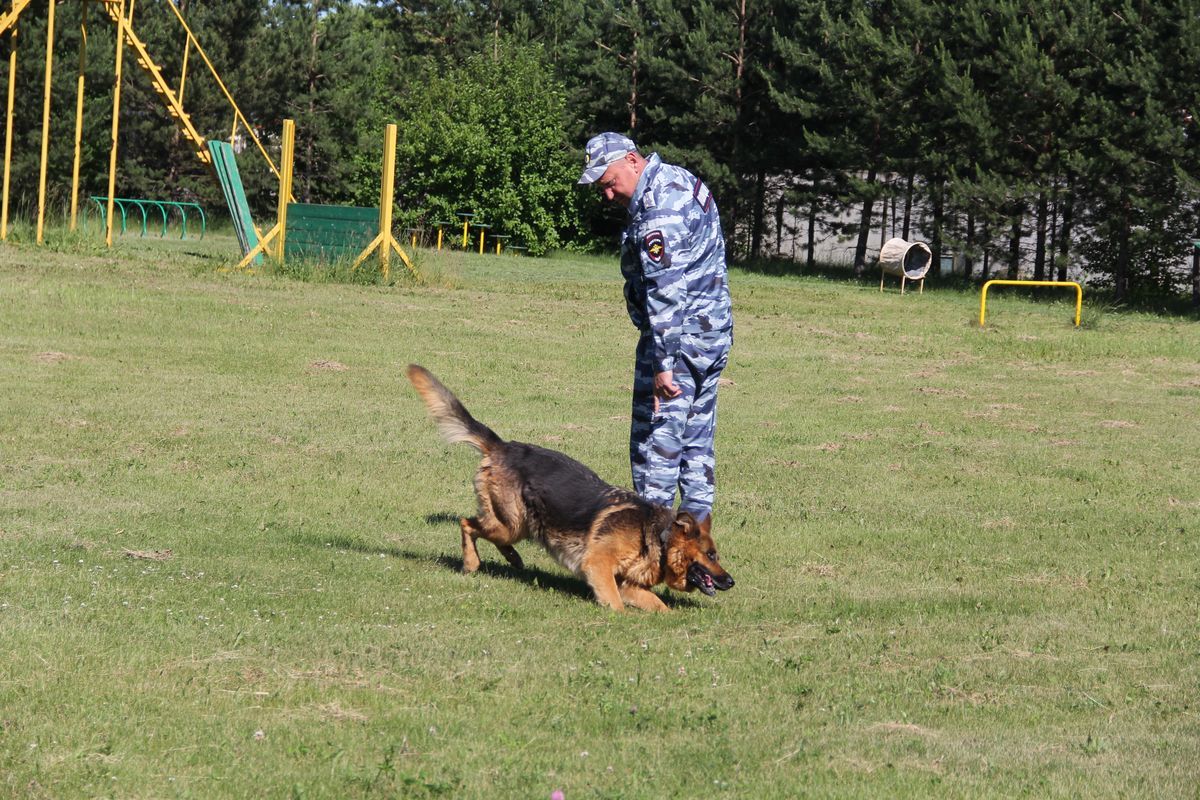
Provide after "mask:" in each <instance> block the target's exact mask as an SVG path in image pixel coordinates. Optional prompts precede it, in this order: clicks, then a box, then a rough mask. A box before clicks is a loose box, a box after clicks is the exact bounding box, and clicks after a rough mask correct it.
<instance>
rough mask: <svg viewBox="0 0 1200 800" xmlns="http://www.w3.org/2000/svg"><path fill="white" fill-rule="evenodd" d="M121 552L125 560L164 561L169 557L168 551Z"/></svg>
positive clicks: (169, 552)
mask: <svg viewBox="0 0 1200 800" xmlns="http://www.w3.org/2000/svg"><path fill="white" fill-rule="evenodd" d="M122 552H123V554H124V555H125V557H126V558H134V559H140V560H143V561H166V560H167V559H169V558H170V557H171V551H170V550H123V551H122Z"/></svg>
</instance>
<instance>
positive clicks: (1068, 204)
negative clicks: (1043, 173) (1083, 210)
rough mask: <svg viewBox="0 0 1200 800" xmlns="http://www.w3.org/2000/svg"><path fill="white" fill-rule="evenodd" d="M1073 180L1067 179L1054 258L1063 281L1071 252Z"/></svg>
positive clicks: (1073, 207) (1059, 276) (1073, 202)
mask: <svg viewBox="0 0 1200 800" xmlns="http://www.w3.org/2000/svg"><path fill="white" fill-rule="evenodd" d="M1073 188H1074V181H1073V180H1072V179H1070V178H1068V179H1067V191H1066V198H1065V200H1064V201H1063V210H1062V227H1061V228H1060V229H1059V232H1058V256H1057V258H1056V259H1055V260H1056V261H1057V262H1058V279H1059V280H1060V281H1065V280H1066V279H1067V260H1068V259H1069V258H1070V253H1071V225H1072V223H1073V221H1074V219H1073V218H1074V215H1075V193H1074V192H1073V191H1072V189H1073Z"/></svg>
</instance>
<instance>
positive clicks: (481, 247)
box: [479, 228, 486, 255]
mask: <svg viewBox="0 0 1200 800" xmlns="http://www.w3.org/2000/svg"><path fill="white" fill-rule="evenodd" d="M484 233H486V231H485V230H484V229H483V228H480V229H479V255H483V236H484Z"/></svg>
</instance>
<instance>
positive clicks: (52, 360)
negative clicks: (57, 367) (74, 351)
mask: <svg viewBox="0 0 1200 800" xmlns="http://www.w3.org/2000/svg"><path fill="white" fill-rule="evenodd" d="M72 358H75V356H69V355H67V354H66V353H59V352H57V351H54V350H47V351H46V352H44V353H36V354H35V355H34V356H33V360H34V361H36V362H37V363H39V364H57V363H58V362H60V361H67V360H68V359H72Z"/></svg>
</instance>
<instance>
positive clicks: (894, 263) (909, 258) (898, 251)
mask: <svg viewBox="0 0 1200 800" xmlns="http://www.w3.org/2000/svg"><path fill="white" fill-rule="evenodd" d="M932 263H933V253H932V252H931V251H930V250H929V245H927V244H925V243H924V242H908V241H905V240H904V239H901V238H899V237H897V238H893V239H888V240H887V241H886V242H884V243H883V247H882V248H881V249H880V251H879V291H881V292H882V291H883V277H884V275H895V276H897V277H899V278H900V294H904V286H905V284H906V283H907V282H908V281H918V282H919V283H918V286H919V287H920V288H919V290H918V294H924V292H925V273H926V272H928V271H929V266H930V265H931V264H932Z"/></svg>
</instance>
